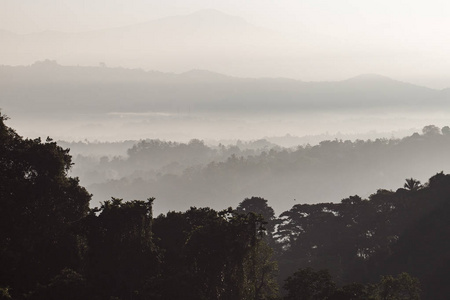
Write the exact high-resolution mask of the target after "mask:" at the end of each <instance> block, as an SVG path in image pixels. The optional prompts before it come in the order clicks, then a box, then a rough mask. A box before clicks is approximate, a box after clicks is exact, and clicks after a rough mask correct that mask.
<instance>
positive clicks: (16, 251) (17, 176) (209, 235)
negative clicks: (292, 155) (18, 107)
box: [0, 116, 450, 300]
mask: <svg viewBox="0 0 450 300" xmlns="http://www.w3.org/2000/svg"><path fill="white" fill-rule="evenodd" d="M4 122H5V117H4V116H1V118H0V139H1V143H0V145H1V146H0V155H1V160H0V170H1V172H0V177H1V181H0V211H1V213H2V215H3V217H2V218H1V226H0V264H1V266H2V268H1V269H0V293H1V294H0V295H1V297H2V299H46V300H49V299H55V300H56V299H122V300H128V299H130V300H131V299H281V298H283V299H331V300H338V299H360V300H362V299H380V300H381V299H421V298H422V299H430V300H431V299H433V300H434V299H446V298H447V297H446V296H447V295H448V293H449V292H450V291H449V287H448V285H447V279H448V277H449V273H448V268H447V266H448V265H449V264H450V257H449V256H448V252H449V250H450V249H449V244H448V242H447V239H446V238H445V237H446V235H447V232H449V230H450V223H449V222H448V220H449V215H450V210H449V208H450V206H449V203H450V198H449V195H450V175H445V174H444V173H442V172H440V173H437V174H436V175H434V176H432V177H431V178H430V179H429V180H428V181H427V182H425V183H423V184H422V183H421V182H420V181H418V180H416V179H413V178H409V179H407V180H406V181H405V183H404V186H403V187H399V188H398V189H396V190H395V191H392V190H385V189H378V190H377V191H376V192H375V193H373V194H371V195H370V196H369V197H368V198H367V199H363V198H361V197H359V196H357V195H355V196H350V197H347V198H345V199H343V200H341V201H340V202H339V201H336V202H335V203H318V204H306V203H303V204H301V203H300V204H296V205H294V206H293V207H292V208H291V209H289V210H286V211H285V212H283V213H282V214H280V216H279V217H277V216H276V214H275V212H274V210H273V209H272V207H271V202H270V201H267V200H266V199H264V198H260V197H251V198H246V199H244V200H242V201H241V202H240V203H239V205H237V206H236V208H235V209H233V208H227V209H226V208H225V207H223V208H224V209H222V210H219V211H218V210H214V209H211V208H208V207H204V208H196V207H191V208H190V209H188V210H186V211H185V212H179V211H170V212H167V213H165V214H161V215H159V216H157V217H154V216H153V213H152V207H153V203H154V201H155V199H154V198H148V197H150V196H151V195H148V197H147V198H148V199H147V200H146V201H141V200H133V201H128V202H124V201H123V200H121V199H117V198H112V199H111V200H106V199H105V201H103V203H102V204H101V206H100V207H99V208H93V209H90V208H89V207H88V204H89V200H90V196H89V193H88V192H87V191H86V190H85V189H84V188H83V187H81V186H79V183H78V180H77V179H76V178H71V177H69V176H68V175H67V174H68V173H67V172H68V170H69V168H70V166H71V157H70V155H69V151H68V150H64V149H63V148H61V147H59V146H58V145H57V144H56V143H55V142H53V141H52V140H51V139H47V141H45V142H42V141H41V140H40V139H34V140H30V139H23V138H22V137H21V136H19V135H18V134H17V133H16V132H15V131H14V130H13V129H11V128H9V127H8V126H6V125H5V123H4ZM432 128H434V127H429V128H428V129H432ZM443 131H444V133H446V132H447V131H446V129H444V130H443ZM433 132H434V131H433ZM435 133H436V134H437V132H435ZM430 134H432V133H428V132H426V134H424V135H423V136H421V137H416V138H427V136H428V135H430ZM433 136H434V135H433ZM411 138H413V137H411ZM428 138H430V139H433V138H431V137H428ZM434 138H435V136H434ZM440 138H443V136H441V137H440ZM438 140H439V139H438ZM156 201H158V200H156ZM405 272H407V273H405ZM391 275H392V276H391Z"/></svg>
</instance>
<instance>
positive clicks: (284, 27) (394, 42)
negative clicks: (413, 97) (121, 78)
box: [0, 0, 450, 89]
mask: <svg viewBox="0 0 450 300" xmlns="http://www.w3.org/2000/svg"><path fill="white" fill-rule="evenodd" d="M0 8H1V9H0V29H1V30H4V31H1V32H0V41H1V45H2V47H1V48H0V54H1V55H0V64H7V65H11V64H12V65H23V64H31V63H33V62H34V61H36V60H42V59H54V60H57V61H58V62H59V63H62V64H66V65H98V64H99V63H101V62H104V63H106V64H107V65H108V66H122V67H132V68H136V67H139V68H144V69H146V70H159V71H163V72H177V73H179V72H185V71H188V70H190V69H206V70H211V71H215V72H219V73H224V74H228V75H232V76H240V77H288V78H295V79H300V80H304V81H327V80H332V81H335V80H343V79H346V78H349V77H352V76H355V75H358V74H364V73H377V74H382V75H385V76H389V77H392V78H395V79H398V80H403V81H407V82H412V83H415V84H419V85H424V86H428V87H433V88H439V89H442V88H447V87H450V75H448V74H449V72H448V69H449V68H450V59H449V54H448V53H450V43H449V42H448V36H450V19H449V18H448V15H449V14H450V4H449V2H447V1H438V0H432V1H400V0H398V1H387V0H382V1H376V2H375V1H355V0H352V1H312V0H309V1H294V0H286V1H268V0H262V1H256V0H253V1H206V0H197V1H176V0H168V1H164V3H162V2H160V1H143V0H135V1H125V0H116V1H106V0H94V1H88V2H85V1H75V0H65V1H64V0H58V1H56V0H35V1H30V0H26V1H11V0H2V1H1V3H0ZM205 9H206V10H205ZM199 10H202V11H201V12H197V11H199ZM198 14H201V18H196V21H194V19H195V18H193V16H195V15H197V16H198ZM199 20H200V21H199ZM196 22H197V23H196ZM15 33H18V34H20V35H16V34H15Z"/></svg>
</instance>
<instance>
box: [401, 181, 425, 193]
mask: <svg viewBox="0 0 450 300" xmlns="http://www.w3.org/2000/svg"><path fill="white" fill-rule="evenodd" d="M403 187H404V188H405V189H408V190H410V191H417V190H419V189H420V188H421V187H422V185H421V184H420V181H419V180H416V179H414V178H409V179H406V183H405V184H404V185H403Z"/></svg>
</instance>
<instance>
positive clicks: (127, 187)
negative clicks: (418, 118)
mask: <svg viewBox="0 0 450 300" xmlns="http://www.w3.org/2000/svg"><path fill="white" fill-rule="evenodd" d="M64 145H65V146H66V147H69V148H72V147H76V148H79V147H80V145H79V144H75V143H73V144H70V143H65V144H64ZM85 146H86V147H88V145H87V144H85ZM91 147H93V148H94V147H95V144H91ZM449 152H450V130H449V128H448V126H445V127H443V128H442V130H441V128H438V127H436V126H433V125H430V126H426V127H424V128H423V130H422V132H421V133H420V134H419V133H415V134H413V135H411V136H407V137H405V138H402V139H376V140H366V141H363V140H355V141H350V140H337V139H335V140H328V141H322V142H320V143H319V144H318V145H314V146H311V145H303V146H298V147H295V148H282V147H280V146H277V145H275V144H273V143H270V142H268V141H265V140H258V141H254V142H239V143H236V144H233V145H219V146H208V145H206V144H205V143H204V142H203V141H200V140H191V141H190V142H189V143H177V142H166V141H161V140H142V141H140V142H138V143H136V144H135V145H133V146H132V147H130V148H129V149H128V151H127V155H125V156H104V157H101V156H100V157H99V156H98V155H97V156H92V155H91V156H87V155H78V156H77V157H75V166H74V168H73V173H72V174H74V175H76V176H79V177H80V179H81V181H82V183H83V184H84V185H85V186H86V187H87V188H88V189H89V191H90V192H91V193H93V200H94V202H97V203H98V201H103V200H104V199H109V198H110V197H111V196H116V197H121V198H125V199H145V197H146V196H147V195H153V196H155V197H156V198H157V199H158V200H159V201H158V202H157V203H156V204H155V209H156V210H157V211H158V212H166V211H168V210H185V209H188V208H189V206H191V205H195V206H210V207H212V208H214V209H221V208H223V206H224V205H229V206H236V205H237V204H238V203H239V201H241V200H242V199H244V198H246V197H249V196H261V197H264V198H266V199H270V201H271V203H272V206H273V208H274V209H275V210H276V211H277V213H281V212H282V211H285V210H288V209H290V208H291V207H292V206H293V205H295V204H297V203H318V202H336V201H339V200H340V199H342V198H345V197H347V196H348V195H351V194H359V195H361V196H362V197H367V196H369V195H370V194H371V193H372V192H373V191H374V190H377V189H378V188H380V187H383V188H385V189H396V188H397V187H398V186H400V185H402V184H403V182H404V180H405V178H407V177H414V178H417V179H419V180H422V181H425V180H427V179H428V178H429V177H430V176H432V175H433V174H435V173H436V172H438V171H445V172H450V169H449V166H450V157H449V156H448V153H449Z"/></svg>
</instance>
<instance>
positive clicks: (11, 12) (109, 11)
mask: <svg viewBox="0 0 450 300" xmlns="http://www.w3.org/2000/svg"><path fill="white" fill-rule="evenodd" d="M0 5H1V9H0V28H2V29H6V30H11V31H14V32H20V33H29V32H35V31H40V30H61V31H81V30H91V29H100V28H108V27H114V26H122V25H127V24H133V23H136V22H144V21H149V20H152V19H157V18H162V17H165V16H170V15H177V14H187V13H191V12H194V11H196V10H200V9H217V10H221V11H223V12H226V13H229V14H234V15H238V16H241V17H243V18H245V19H246V20H248V21H249V22H251V23H253V24H255V25H261V26H266V27H270V28H275V29H280V30H290V31H295V30H296V29H299V28H301V27H306V28H308V29H312V30H317V31H320V32H323V33H329V34H333V35H339V36H348V37H352V36H360V35H362V34H364V35H366V36H371V37H372V38H379V39H388V40H389V39H393V38H399V39H406V40H410V39H415V40H417V41H423V40H427V41H439V40H441V41H443V42H447V41H445V37H448V34H449V33H450V18H449V17H448V16H449V14H450V2H449V1H444V0H430V1H423V0H408V1H406V0H378V1H364V0H363V1H362V0H341V1H336V0H334V1H333V0H328V1H323V0H322V1H321V0H307V1H298V0H284V1H273V0H270V1H269V0H247V1H241V0H239V1H238V0H228V1H217V0H182V1H181V0H166V1H144V0H131V1H130V0H90V1H80V0H20V1H17V0H1V1H0Z"/></svg>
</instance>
